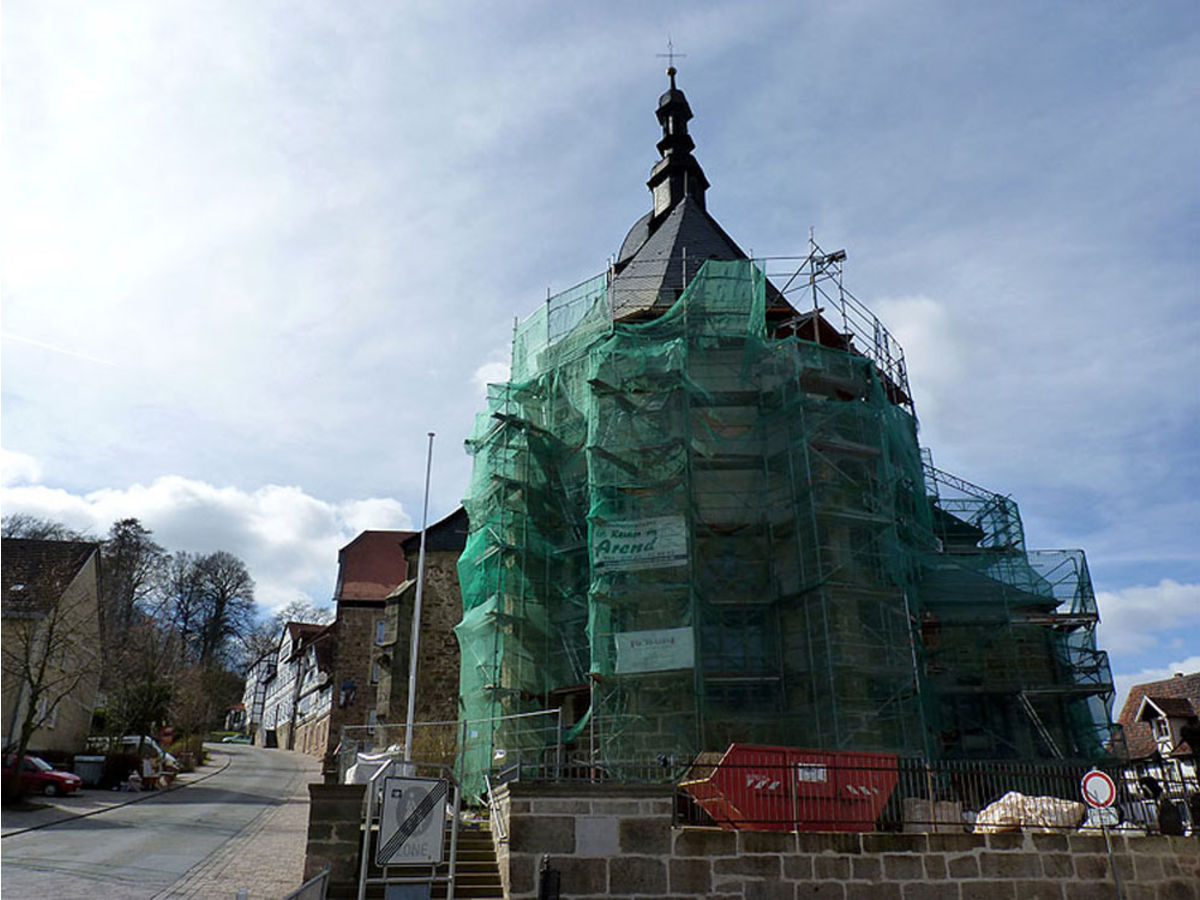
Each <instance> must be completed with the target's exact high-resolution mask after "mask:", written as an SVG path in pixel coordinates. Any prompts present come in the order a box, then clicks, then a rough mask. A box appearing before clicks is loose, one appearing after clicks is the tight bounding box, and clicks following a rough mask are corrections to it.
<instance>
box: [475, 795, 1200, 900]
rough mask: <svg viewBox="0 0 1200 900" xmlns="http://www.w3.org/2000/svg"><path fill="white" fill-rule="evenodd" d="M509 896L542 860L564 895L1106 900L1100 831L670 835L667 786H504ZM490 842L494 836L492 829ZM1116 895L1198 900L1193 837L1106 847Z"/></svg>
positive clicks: (1110, 891) (533, 881)
mask: <svg viewBox="0 0 1200 900" xmlns="http://www.w3.org/2000/svg"><path fill="white" fill-rule="evenodd" d="M498 799H499V803H500V812H501V816H502V817H506V818H507V825H508V840H507V842H506V843H505V842H499V844H498V847H497V851H498V852H497V856H498V860H499V862H500V870H501V876H502V879H503V881H504V885H505V889H506V893H507V895H508V896H509V897H512V898H535V897H537V890H538V875H537V872H538V867H539V864H540V863H541V860H542V858H543V856H547V857H548V858H549V862H550V865H551V866H552V867H553V868H555V869H557V870H558V871H559V872H560V873H561V879H562V882H561V887H562V896H564V897H572V898H585V897H595V898H600V897H630V898H632V897H646V896H654V897H664V898H665V897H709V898H714V900H715V898H720V900H734V898H772V900H773V898H781V900H801V898H813V900H817V898H820V900H830V898H833V900H868V898H869V900H942V898H946V900H993V898H995V900H1034V898H1036V900H1042V898H1046V900H1049V898H1053V900H1076V898H1078V900H1085V898H1086V900H1103V898H1109V897H1112V898H1115V897H1116V896H1117V893H1116V889H1115V887H1114V885H1113V879H1112V872H1111V870H1110V865H1109V859H1108V855H1107V853H1106V850H1105V845H1104V839H1103V838H1102V837H1101V836H1099V835H1082V834H1071V835H1066V834H1038V835H1021V834H1016V835H1007V834H1004V835H988V836H986V837H985V836H983V835H972V834H930V835H925V834H816V833H802V834H781V833H771V832H740V833H739V832H731V831H720V830H709V829H682V830H681V829H672V827H671V806H672V802H673V799H672V793H671V791H670V789H665V788H660V787H654V788H638V787H611V786H607V785H604V786H599V785H597V786H591V785H583V786H571V787H569V788H564V787H552V786H541V785H524V784H520V783H516V784H512V785H509V786H508V787H506V788H504V789H502V790H501V792H500V794H499V796H498ZM493 833H495V830H494V832H493ZM1112 846H1113V853H1114V859H1115V862H1116V869H1117V874H1118V876H1119V877H1120V879H1121V882H1122V885H1123V887H1124V896H1125V898H1127V900H1200V840H1197V839H1196V838H1169V837H1142V838H1137V837H1131V838H1125V837H1123V836H1116V837H1113V838H1112Z"/></svg>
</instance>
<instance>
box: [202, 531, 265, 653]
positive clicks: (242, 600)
mask: <svg viewBox="0 0 1200 900" xmlns="http://www.w3.org/2000/svg"><path fill="white" fill-rule="evenodd" d="M195 565H196V570H197V572H198V574H199V578H200V596H201V621H200V629H199V634H200V662H201V663H202V664H204V665H208V664H210V663H215V662H222V663H224V662H231V661H232V659H231V657H232V655H233V654H232V651H233V647H232V642H233V641H235V640H236V639H238V638H240V637H241V636H242V635H244V634H246V633H247V632H248V631H249V630H250V629H251V627H253V625H254V579H253V578H251V577H250V572H249V571H248V570H247V569H246V564H245V563H244V562H242V561H241V560H240V559H238V558H237V557H236V556H234V555H233V554H232V553H226V552H225V551H224V550H218V551H217V552H216V553H210V554H208V555H207V556H202V557H200V558H199V559H198V560H196V563H195Z"/></svg>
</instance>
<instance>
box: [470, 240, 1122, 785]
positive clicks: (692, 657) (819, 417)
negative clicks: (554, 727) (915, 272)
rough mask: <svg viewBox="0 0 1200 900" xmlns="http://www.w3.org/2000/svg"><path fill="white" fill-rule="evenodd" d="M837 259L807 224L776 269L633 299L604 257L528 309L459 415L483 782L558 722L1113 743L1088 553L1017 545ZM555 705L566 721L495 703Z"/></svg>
mask: <svg viewBox="0 0 1200 900" xmlns="http://www.w3.org/2000/svg"><path fill="white" fill-rule="evenodd" d="M844 258H845V254H844V253H834V254H826V253H824V252H823V251H822V250H821V249H820V248H819V247H818V246H817V245H816V244H815V243H812V244H811V246H810V252H809V254H808V255H807V256H805V257H803V258H799V260H798V261H797V260H791V261H788V260H783V261H775V262H773V263H772V265H776V266H778V265H785V266H788V267H789V268H790V269H791V270H792V271H791V273H790V275H788V273H786V272H785V273H784V274H785V276H787V277H786V278H785V277H781V276H779V275H777V274H775V273H774V272H772V273H771V275H772V278H773V279H774V282H773V281H772V280H768V277H767V270H766V264H765V263H763V262H752V261H746V260H742V261H717V260H708V261H706V262H704V263H703V265H702V266H700V267H699V268H698V272H695V273H694V274H691V280H690V281H689V282H688V283H687V287H686V288H685V289H684V290H683V292H682V295H681V296H680V297H679V298H678V300H676V301H675V303H674V304H673V305H672V306H671V307H670V308H669V309H668V310H667V311H666V312H664V313H662V314H661V315H658V316H657V317H656V318H649V317H646V318H644V320H642V321H633V320H630V319H626V320H624V321H622V320H619V319H617V318H615V317H614V315H613V311H612V309H611V306H610V303H611V299H610V292H609V290H608V286H609V284H610V283H611V274H609V273H606V274H604V275H601V276H598V277H597V278H594V279H591V280H589V281H587V282H584V283H583V284H580V285H578V286H576V287H574V288H572V289H571V290H569V291H567V292H564V293H563V294H560V295H558V296H557V297H553V298H550V299H549V300H548V301H547V302H546V304H545V305H544V306H543V307H541V308H539V310H538V311H536V312H535V313H534V314H533V315H531V316H530V317H529V318H528V319H526V320H525V321H524V322H522V323H520V325H519V326H518V327H517V329H516V333H515V334H514V339H513V359H512V369H511V378H510V380H509V381H508V382H506V383H504V384H497V385H492V386H490V388H489V396H488V405H487V409H486V410H485V411H484V412H482V413H481V414H480V415H479V416H478V417H477V420H476V423H475V428H474V430H473V432H472V434H471V437H470V438H469V439H468V441H467V449H468V452H470V453H471V454H473V456H474V468H473V475H472V480H471V483H470V487H469V490H468V495H467V497H466V499H465V500H464V504H465V506H466V510H467V514H468V517H469V520H470V526H471V532H470V536H469V538H468V542H467V547H466V549H465V551H464V552H463V555H462V557H461V560H460V562H459V576H460V582H461V585H462V592H463V606H464V614H463V619H462V622H461V624H460V625H459V626H458V636H459V641H460V645H461V647H462V679H461V701H462V707H463V712H462V715H463V718H464V719H469V720H472V721H473V722H476V723H480V722H482V723H489V724H486V725H484V726H481V727H485V728H486V729H487V731H488V733H487V734H478V735H474V736H473V740H472V742H471V746H470V748H469V749H468V750H467V751H466V752H465V753H464V760H465V769H466V771H465V772H464V776H465V777H466V778H467V779H468V781H469V782H470V783H471V784H478V783H479V782H481V780H482V776H483V774H484V773H486V772H488V771H491V770H493V769H495V768H498V767H500V766H501V763H502V761H503V760H510V761H511V760H512V759H513V758H514V757H516V756H519V757H520V758H524V759H528V760H530V761H531V762H537V761H541V760H544V759H546V758H549V757H551V756H554V757H555V758H561V757H560V754H562V753H563V751H564V749H565V751H566V753H567V756H568V757H570V758H571V759H574V760H577V761H579V762H580V764H584V765H589V766H597V767H602V768H603V770H604V771H605V773H606V775H608V776H609V777H618V778H620V777H632V775H631V774H628V773H632V772H635V771H636V772H644V771H645V762H646V760H647V759H655V758H659V759H664V760H670V759H672V758H675V757H680V758H690V756H692V755H694V754H695V753H697V752H700V751H704V750H714V749H724V748H725V747H726V746H727V745H728V744H729V743H731V742H733V741H739V742H747V743H764V744H777V745H793V746H797V745H802V746H807V747H814V748H826V749H847V750H848V749H853V750H879V751H887V752H893V753H902V754H906V755H919V756H926V757H927V758H960V757H961V758H1013V757H1022V758H1024V757H1031V756H1032V757H1038V756H1042V757H1061V756H1075V757H1082V756H1096V755H1099V754H1102V753H1103V752H1104V749H1105V747H1107V746H1108V745H1109V742H1110V740H1111V730H1112V726H1111V710H1110V708H1109V706H1110V704H1111V691H1112V685H1111V676H1110V675H1109V673H1108V665H1107V659H1106V658H1105V657H1104V655H1103V654H1102V653H1100V652H1099V651H1097V650H1096V649H1095V642H1094V627H1095V622H1096V615H1095V600H1094V596H1093V594H1092V590H1091V584H1090V580H1089V579H1088V576H1087V567H1086V562H1085V561H1084V559H1083V555H1082V553H1079V552H1071V553H1058V554H1055V553H1047V554H1043V553H1030V552H1027V551H1026V550H1025V548H1024V539H1023V535H1022V532H1021V525H1020V517H1019V515H1018V512H1017V508H1016V505H1015V503H1013V502H1012V501H1011V500H1010V499H1009V498H1007V497H1001V496H999V495H995V494H991V493H989V492H987V491H983V490H982V489H978V488H976V487H975V486H974V485H970V484H969V483H968V482H965V481H963V480H961V479H956V478H954V476H950V475H948V474H946V473H942V472H940V471H938V470H937V469H935V468H933V466H932V464H931V462H930V461H929V460H928V458H926V457H923V456H922V453H921V451H920V449H919V447H918V442H917V423H916V416H915V410H914V407H913V402H912V398H911V394H910V391H909V386H908V380H907V373H906V369H905V363H904V356H903V352H902V350H901V349H900V347H899V345H898V343H897V342H896V341H895V339H894V338H893V337H892V336H891V335H890V334H889V333H888V332H887V330H886V329H885V328H884V327H883V325H882V323H880V322H879V321H878V319H876V318H875V317H874V316H873V315H872V314H871V313H870V311H869V310H867V309H866V307H865V306H864V305H863V304H861V303H860V302H859V301H857V300H856V299H855V298H854V297H853V296H851V295H850V294H849V292H848V291H846V289H845V288H844V286H843V284H842V263H843V261H844ZM626 279H627V280H628V275H626ZM775 282H778V283H781V284H782V285H783V287H782V289H777V288H776V287H775V286H774V283H775ZM545 708H561V709H562V710H563V711H564V712H563V717H564V722H565V724H566V726H567V730H566V734H565V736H564V737H563V740H564V741H565V742H566V747H565V748H564V747H562V746H550V745H547V744H545V742H539V741H537V740H532V741H531V740H530V739H529V737H528V736H527V735H523V734H518V733H515V732H511V733H510V731H509V730H507V728H506V725H505V722H507V721H510V720H507V719H505V718H503V717H505V716H512V715H514V714H518V713H522V712H530V711H533V710H537V709H545Z"/></svg>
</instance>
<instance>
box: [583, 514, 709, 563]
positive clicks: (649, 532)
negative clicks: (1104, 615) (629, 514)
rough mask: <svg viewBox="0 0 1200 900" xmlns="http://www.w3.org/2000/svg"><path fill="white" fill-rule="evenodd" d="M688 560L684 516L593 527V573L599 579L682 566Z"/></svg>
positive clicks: (609, 523)
mask: <svg viewBox="0 0 1200 900" xmlns="http://www.w3.org/2000/svg"><path fill="white" fill-rule="evenodd" d="M687 559H688V541H687V523H686V522H685V521H684V518H683V516H659V517H657V518H653V519H626V520H623V521H614V522H600V521H595V522H593V523H592V571H593V572H594V573H595V574H597V575H604V574H607V573H609V572H621V571H626V572H627V571H632V570H634V569H659V568H665V567H667V566H682V565H684V564H685V563H687Z"/></svg>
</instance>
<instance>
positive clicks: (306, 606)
mask: <svg viewBox="0 0 1200 900" xmlns="http://www.w3.org/2000/svg"><path fill="white" fill-rule="evenodd" d="M333 617H334V611H333V610H332V609H330V608H329V607H328V606H318V605H317V604H315V603H312V602H310V601H308V600H293V601H292V602H291V603H289V604H288V605H287V606H284V607H282V608H281V609H279V610H278V611H277V612H276V613H275V615H273V616H272V617H271V622H272V623H273V624H274V625H275V630H276V631H278V630H281V629H282V628H283V626H284V625H286V624H287V623H288V622H311V623H313V624H314V625H328V624H329V623H330V622H332V621H333Z"/></svg>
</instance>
